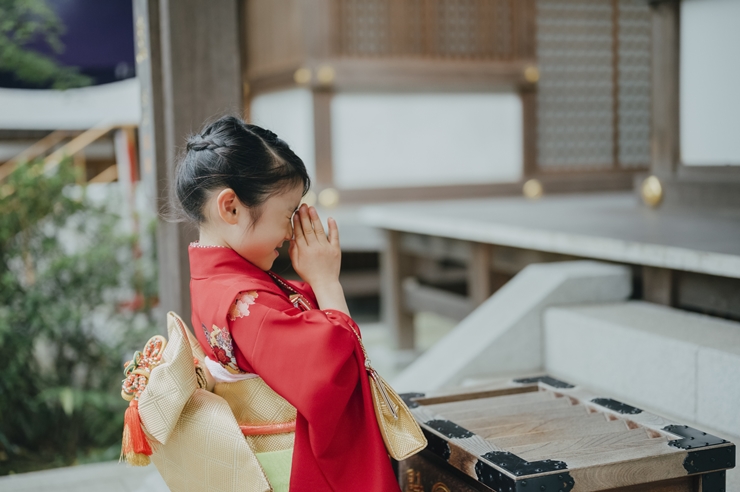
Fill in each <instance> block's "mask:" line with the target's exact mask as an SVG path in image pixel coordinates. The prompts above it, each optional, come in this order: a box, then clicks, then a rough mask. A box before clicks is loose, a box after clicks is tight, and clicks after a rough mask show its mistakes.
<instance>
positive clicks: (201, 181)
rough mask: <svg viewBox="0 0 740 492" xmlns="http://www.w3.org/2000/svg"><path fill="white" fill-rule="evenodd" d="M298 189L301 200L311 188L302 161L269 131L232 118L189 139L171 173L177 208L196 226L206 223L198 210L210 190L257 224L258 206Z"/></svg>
mask: <svg viewBox="0 0 740 492" xmlns="http://www.w3.org/2000/svg"><path fill="white" fill-rule="evenodd" d="M297 185H302V186H303V194H306V192H308V189H309V187H310V186H311V180H310V178H309V177H308V173H307V172H306V166H304V164H303V161H302V160H301V158H300V157H298V156H297V155H295V153H294V152H293V151H292V150H291V149H290V147H289V146H288V144H287V143H285V142H284V141H283V140H281V139H280V138H278V136H277V135H275V134H274V133H273V132H271V131H270V130H265V129H264V128H261V127H259V126H256V125H250V124H247V123H245V122H244V121H242V120H241V119H240V118H237V117H234V116H225V117H222V118H219V119H218V120H216V121H214V122H213V123H210V124H207V125H206V126H205V127H204V128H203V129H202V131H201V132H200V133H198V134H196V135H192V136H191V137H189V138H188V142H187V146H186V153H185V156H184V158H183V159H182V160H181V161H180V163H179V164H178V166H177V170H176V172H175V195H176V196H177V199H178V201H179V205H180V208H181V210H182V211H183V212H184V214H185V215H186V216H187V217H188V218H189V219H191V220H194V221H195V222H197V223H202V222H204V221H205V216H204V214H203V207H204V206H205V203H206V201H207V200H208V198H209V197H210V195H211V193H210V192H211V191H213V190H218V189H223V188H231V189H232V190H234V193H236V196H237V197H238V198H239V200H240V201H241V202H242V204H243V205H245V206H246V207H248V208H249V211H250V215H251V216H252V221H253V223H256V222H257V220H259V217H260V205H262V204H263V203H264V202H265V201H266V200H267V199H268V198H269V197H270V196H271V195H274V194H277V193H280V192H282V191H285V190H286V189H288V188H290V187H292V186H297Z"/></svg>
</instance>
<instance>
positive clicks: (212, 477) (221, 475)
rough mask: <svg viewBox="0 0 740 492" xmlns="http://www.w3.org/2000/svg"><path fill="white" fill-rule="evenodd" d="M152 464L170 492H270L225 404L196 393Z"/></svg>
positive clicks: (154, 456)
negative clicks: (197, 491)
mask: <svg viewBox="0 0 740 492" xmlns="http://www.w3.org/2000/svg"><path fill="white" fill-rule="evenodd" d="M152 461H153V462H154V465H155V466H156V467H157V470H158V471H159V473H160V474H161V475H162V478H163V479H164V481H165V483H167V487H169V489H170V490H171V491H172V492H191V491H195V490H203V491H206V490H207V491H228V492H237V491H247V490H248V491H254V492H266V491H270V490H272V488H271V487H270V485H269V484H268V482H267V478H265V476H264V473H263V471H262V467H261V465H260V464H259V462H258V461H257V458H256V456H255V455H254V452H253V450H252V449H251V448H250V447H249V445H248V444H247V441H246V440H244V437H243V436H242V435H241V432H240V430H239V426H238V425H237V423H236V419H234V416H233V415H232V413H231V411H230V409H229V407H228V405H227V404H226V402H224V401H223V399H221V398H219V397H218V396H216V395H214V394H213V393H211V392H208V391H205V390H201V389H199V390H196V391H195V392H194V393H193V395H192V397H191V398H190V399H189V400H188V402H187V404H186V405H185V408H184V409H183V411H182V414H181V415H180V418H179V420H178V421H177V424H176V426H175V428H174V429H173V431H172V434H171V435H170V439H169V440H168V442H167V444H166V445H163V446H158V447H157V449H156V450H155V452H154V454H153V455H152Z"/></svg>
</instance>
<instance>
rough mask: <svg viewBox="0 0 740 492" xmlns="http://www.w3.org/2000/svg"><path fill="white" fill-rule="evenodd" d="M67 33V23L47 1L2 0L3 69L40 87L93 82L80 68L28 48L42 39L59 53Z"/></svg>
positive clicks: (0, 64)
mask: <svg viewBox="0 0 740 492" xmlns="http://www.w3.org/2000/svg"><path fill="white" fill-rule="evenodd" d="M63 32H64V26H63V25H62V23H61V22H60V20H59V18H58V17H57V15H56V13H54V11H53V10H52V9H51V8H50V7H49V6H48V4H47V3H46V1H45V0H0V70H4V71H8V72H11V73H13V74H15V76H16V77H17V78H18V79H20V80H23V81H25V82H28V83H31V84H34V85H38V86H40V87H41V86H47V85H51V87H52V88H54V89H70V88H73V87H82V86H86V85H90V83H91V82H92V80H91V79H90V78H89V77H87V76H85V75H82V74H80V73H78V72H77V70H76V69H74V68H71V67H64V66H61V65H60V64H59V63H57V62H56V61H55V60H54V59H52V58H50V57H48V56H45V55H43V54H41V53H37V52H35V51H33V50H30V49H27V48H25V46H26V45H27V44H29V43H31V42H33V41H34V40H36V39H39V38H40V39H43V40H44V41H45V42H46V44H48V45H49V46H50V47H51V48H52V49H53V50H54V51H55V52H57V53H59V52H61V51H62V43H61V41H60V40H59V36H60V35H61V34H63Z"/></svg>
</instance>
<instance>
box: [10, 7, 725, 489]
mask: <svg viewBox="0 0 740 492" xmlns="http://www.w3.org/2000/svg"><path fill="white" fill-rule="evenodd" d="M738 25H740V2H737V1H736V0H681V1H679V0H220V1H218V2H208V1H206V0H182V1H177V2H175V1H173V0H133V2H131V1H130V0H108V1H106V2H99V1H95V0H0V257H1V258H2V262H0V282H2V287H1V289H2V290H1V291H0V299H1V300H2V302H1V303H0V373H2V375H3V377H2V378H0V475H14V476H15V475H17V474H23V473H25V472H31V471H36V470H41V469H45V468H56V467H64V466H70V465H78V464H84V463H90V462H98V461H100V462H105V461H110V460H114V459H117V457H118V453H119V449H120V433H121V428H122V422H123V411H124V409H125V407H126V402H124V401H123V400H122V399H121V398H120V396H119V389H118V387H119V381H120V379H121V377H122V376H121V373H120V369H121V364H122V363H123V362H124V361H125V360H126V359H127V358H128V357H130V354H131V353H132V352H133V351H134V350H136V349H139V348H141V346H142V345H143V343H144V342H145V341H146V340H147V339H148V338H149V337H150V336H151V335H152V334H156V333H165V332H166V327H165V316H164V313H166V312H167V311H169V310H174V311H176V312H178V313H179V314H181V315H182V317H183V319H189V317H190V301H189V287H188V281H189V267H188V260H187V244H188V243H189V242H190V241H191V240H194V239H195V238H197V233H196V231H195V229H194V228H193V227H192V226H190V225H188V224H184V223H171V222H168V221H166V220H164V219H163V218H162V217H163V215H162V214H163V213H165V212H166V211H167V203H168V189H169V183H170V180H171V178H172V176H173V172H174V168H175V165H176V163H177V159H178V156H179V155H180V153H181V152H182V150H183V147H184V143H185V139H186V137H187V136H188V135H189V134H192V133H195V132H197V131H198V130H199V128H200V127H201V125H202V124H203V123H204V122H205V121H206V120H208V119H212V118H214V117H217V116H220V115H223V114H238V115H241V116H243V117H244V118H245V119H247V120H248V121H250V122H252V123H255V124H258V125H261V126H264V127H266V128H269V129H271V130H273V131H275V132H276V133H277V134H278V135H279V136H280V137H281V138H282V139H284V140H285V141H287V142H288V143H289V144H290V145H291V147H292V148H293V149H294V150H295V151H296V153H297V154H298V155H299V156H301V157H302V158H303V160H304V162H305V164H306V166H307V168H308V170H309V174H310V175H311V178H312V181H313V188H312V190H311V191H310V192H309V194H308V195H307V196H306V198H305V201H306V202H308V203H309V204H311V205H316V206H317V207H318V208H319V210H320V213H321V214H322V217H324V218H326V217H327V216H328V215H332V216H334V217H335V218H337V220H338V222H339V226H340V232H341V238H342V249H343V259H342V261H343V268H342V277H341V280H342V283H343V286H344V289H345V292H346V294H347V297H348V301H349V304H350V309H351V311H352V313H353V316H354V317H355V318H356V319H357V320H358V322H359V323H360V326H361V327H362V329H363V332H364V336H365V339H366V340H367V341H368V345H369V350H370V353H371V356H372V358H373V360H374V362H375V365H376V368H377V369H378V370H379V371H380V372H381V373H383V374H385V375H386V376H387V378H388V379H391V380H393V378H395V381H394V384H396V385H397V386H398V387H399V388H400V389H402V390H405V391H410V390H413V389H415V388H418V389H420V390H426V389H434V388H441V387H448V386H454V385H464V384H468V383H470V382H474V381H480V380H485V379H486V378H492V377H499V376H504V375H507V374H510V373H536V372H541V371H547V372H549V373H551V374H555V375H560V376H561V377H564V378H566V379H568V380H571V381H575V382H578V383H581V384H586V385H590V386H592V387H596V388H602V389H604V390H605V391H610V392H612V393H616V394H617V395H618V396H620V397H621V398H623V399H624V400H625V401H630V402H634V403H635V404H639V405H640V406H641V407H642V408H650V409H652V410H655V411H656V412H657V413H663V414H666V415H671V416H675V417H680V418H681V419H683V421H687V422H692V423H697V425H699V426H703V428H709V429H712V430H715V429H716V430H717V432H718V433H723V435H727V436H740V420H739V417H738V416H737V414H736V412H734V411H733V409H734V408H736V405H737V404H740V390H737V389H728V388H727V386H726V385H720V384H719V383H716V384H715V383H709V382H706V383H704V382H700V381H698V380H692V381H691V382H687V381H685V380H680V378H678V376H676V374H677V373H676V372H671V371H667V372H666V373H665V374H664V376H660V377H658V376H655V377H652V376H646V375H650V374H653V372H654V369H655V367H662V366H665V365H666V364H668V363H669V362H668V361H669V360H670V354H666V355H665V356H660V357H658V356H656V357H655V358H652V359H650V360H645V359H644V358H642V359H641V360H634V361H633V360H632V359H631V358H630V357H637V356H630V355H629V354H624V353H622V352H620V353H610V352H608V351H607V352H604V350H606V349H605V347H609V346H613V345H614V343H613V342H612V340H625V337H626V335H625V333H627V332H629V333H633V332H635V330H637V331H640V330H647V331H650V330H652V329H654V327H656V326H657V327H659V328H665V327H669V326H681V327H682V328H681V329H676V331H675V332H674V333H663V332H662V333H661V334H655V337H656V338H655V339H654V342H653V343H654V344H655V347H658V348H659V347H663V346H665V344H667V343H669V342H670V341H674V339H680V341H681V343H686V344H688V345H690V346H691V347H694V349H695V350H697V351H700V350H703V349H707V348H712V349H713V350H714V349H717V347H720V346H721V347H722V357H725V359H722V360H723V361H724V362H722V364H719V365H718V366H717V367H716V368H713V369H712V368H710V369H707V371H709V372H707V374H708V376H707V381H710V380H713V378H714V380H715V381H717V380H721V381H736V379H733V378H735V377H740V338H738V337H740V325H739V324H738V320H740V308H739V307H738V306H740V137H739V135H740V119H738V114H740V94H739V93H738V91H737V87H739V86H740V58H738V53H737V47H738V46H740V34H739V33H740V29H738ZM579 260H597V261H599V262H600V263H599V264H601V263H605V264H609V265H613V266H618V267H620V268H622V270H621V271H622V272H623V273H624V275H625V276H626V277H625V278H627V279H628V280H627V284H628V285H629V289H628V292H625V291H624V289H622V290H619V288H616V287H613V286H612V287H610V286H611V285H612V284H610V280H609V279H608V278H601V277H600V276H599V275H601V274H600V273H598V272H599V271H600V270H598V271H596V273H593V275H592V277H593V278H596V280H594V281H593V282H594V284H593V286H592V287H590V288H589V289H586V291H588V292H591V293H593V292H605V293H606V294H604V295H603V296H601V297H599V295H596V296H595V297H594V296H591V297H589V295H590V294H589V295H586V294H583V293H578V292H580V291H578V289H570V287H565V291H563V292H561V291H557V292H558V293H557V294H553V295H551V296H550V297H547V295H550V294H547V295H545V294H542V296H544V297H542V299H545V298H547V299H551V300H550V301H543V300H542V299H540V298H539V297H537V296H538V295H539V294H538V293H537V292H538V291H537V289H538V288H540V287H541V286H543V285H546V284H547V282H548V281H547V279H546V278H544V277H543V278H540V277H536V276H534V277H532V280H530V282H532V284H531V285H529V284H526V285H529V287H527V286H526V285H525V284H522V283H521V282H523V280H521V279H522V278H523V277H519V279H520V280H519V281H518V282H519V284H515V283H512V282H515V281H517V280H516V279H517V277H518V276H520V275H522V273H523V272H525V271H526V272H529V273H528V274H529V275H530V276H531V275H534V274H532V272H534V271H535V270H536V268H535V269H533V268H530V267H532V266H537V265H543V264H549V263H555V262H557V263H559V264H562V265H560V267H562V268H563V272H564V273H562V276H563V277H562V278H565V279H570V280H572V281H573V282H576V283H577V282H578V280H573V279H579V278H581V277H582V276H583V275H584V274H583V271H582V270H579V269H578V268H581V267H578V268H576V269H575V270H572V271H571V270H568V268H569V267H568V265H573V264H574V262H577V261H579ZM589 264H590V265H595V263H589ZM579 265H581V266H582V265H583V264H582V263H579ZM274 269H275V271H276V272H278V273H281V274H283V275H285V276H286V277H288V278H295V273H294V272H293V271H292V269H291V266H290V262H289V260H288V258H287V250H286V251H284V252H283V254H281V256H280V258H279V259H278V260H277V261H276V264H275V267H274ZM589 275H591V274H589ZM587 276H588V275H587ZM607 277H608V275H607ZM589 278H591V277H589ZM507 284H508V287H507ZM565 284H567V282H565V283H564V284H563V285H565ZM515 285H525V286H524V287H520V290H519V291H516V289H515V287H514V286H515ZM548 285H549V284H548ZM568 285H570V284H568ZM558 288H560V287H558ZM553 289H555V290H553V292H555V291H556V290H557V289H556V288H555V287H553ZM568 289H570V290H568ZM615 289H616V290H615ZM506 296H508V297H506ZM552 299H556V300H552ZM587 302H588V303H592V302H600V303H608V304H609V307H608V309H609V312H608V315H607V314H605V312H594V313H591V314H589V316H591V317H592V318H584V319H582V320H581V321H580V322H581V323H582V324H583V326H591V325H593V324H594V323H596V324H598V322H599V319H601V318H599V316H606V317H609V319H610V320H611V325H610V326H612V328H610V329H609V330H607V331H606V332H605V333H603V334H602V335H600V336H599V337H597V339H596V341H595V342H593V343H594V345H593V346H591V345H588V344H587V343H586V342H583V339H584V337H583V336H582V335H583V334H582V333H579V332H577V330H576V331H573V330H572V329H571V328H572V326H574V323H575V325H578V323H576V322H574V321H572V320H571V321H569V322H568V323H566V325H567V327H566V326H564V327H561V326H560V325H559V324H558V322H556V321H552V322H551V321H548V320H549V319H550V318H548V315H547V313H546V308H547V307H548V306H549V305H550V304H558V305H573V306H576V305H581V304H583V303H587ZM486 306H488V307H486ZM492 306H493V307H492ZM485 309H488V310H489V311H485ZM481 310H483V311H481ZM486 312H487V313H488V314H485V313H486ZM471 313H472V314H471ZM475 313H478V314H477V315H476V314H475ZM481 313H483V314H481ZM615 313H616V314H615ZM697 315H701V319H700V321H697V320H699V318H696V316H697ZM476 316H477V317H476ZM528 316H529V317H528ZM579 316H586V315H584V314H583V313H581V314H579ZM507 319H509V320H514V321H510V322H508V321H506V322H505V321H496V320H507ZM517 319H521V320H525V321H522V323H524V324H525V325H526V326H527V328H526V329H525V328H522V326H524V325H522V324H521V323H520V324H517V323H519V322H518V321H516V320H517ZM579 319H580V318H579ZM636 319H637V320H642V321H640V322H637V321H635V320H636ZM471 320H472V321H471ZM476 320H477V321H476ZM481 320H488V321H481ZM526 320H535V321H526ZM645 320H650V321H649V322H647V321H645ZM496 323H503V324H504V325H501V326H499V325H497V324H496ZM506 323H509V324H506ZM712 323H715V324H712ZM584 329H587V328H584ZM560 330H564V331H562V332H561V331H560ZM622 330H626V331H622ZM682 330H683V331H682ZM651 333H652V332H651ZM548 337H549V338H548ZM553 337H554V338H557V339H558V340H564V339H565V340H569V339H568V338H567V337H572V340H571V342H572V343H566V344H565V345H567V347H568V348H567V350H566V353H567V354H566V355H563V354H564V352H563V351H562V350H561V349H558V354H560V356H561V358H559V357H557V356H555V355H554V353H553V352H552V351H553V350H555V348H554V347H555V346H554V345H552V344H550V342H549V341H548V340H551V339H553ZM440 340H444V341H443V342H441V343H437V342H438V341H440ZM707 340H709V341H707ZM712 340H714V342H712ZM718 340H721V342H719V341H718ZM715 342H716V343H715ZM635 343H637V342H635ZM640 343H642V342H640ZM707 344H709V345H707ZM712 344H714V345H712ZM527 347H529V348H527ZM628 351H629V350H628ZM659 351H660V350H658V349H657V348H656V350H655V351H654V352H659ZM530 352H531V353H530ZM507 354H508V355H507ZM532 354H534V355H532ZM507 357H508V358H507ZM594 357H595V359H594ZM620 357H621V358H622V359H621V360H622V362H615V363H614V364H615V365H614V366H613V368H614V370H615V371H614V372H619V370H620V368H621V367H622V365H625V366H630V367H633V368H634V367H638V369H636V370H637V371H638V372H637V374H638V375H639V379H642V378H643V377H644V378H645V381H644V383H639V384H636V385H634V386H633V387H628V386H630V385H624V384H622V381H621V380H620V379H619V378H620V376H619V375H618V374H615V373H614V372H609V371H605V372H604V373H603V374H602V373H598V371H595V372H593V371H590V370H589V369H588V368H589V367H591V366H592V365H593V364H595V363H597V362H598V361H599V360H604V359H608V360H612V359H613V360H617V359H620ZM661 357H663V358H661ZM448 359H449V360H454V363H450V364H446V365H445V364H442V365H444V366H445V368H444V369H439V368H438V366H440V360H448ZM579 361H580V362H579ZM579 364H580V365H579ZM697 364H698V362H697ZM432 367H437V369H438V370H437V372H436V373H434V375H432V376H429V374H431V373H430V372H429V371H430V368H432ZM696 370H697V371H698V370H699V368H698V366H697V369H696ZM712 371H714V372H712ZM431 372H434V371H431ZM715 376H716V377H715ZM661 377H662V378H664V379H661ZM435 378H436V379H435ZM717 378H719V379H717ZM633 379H634V378H633ZM687 385H688V387H690V390H687V389H686V388H687ZM665 386H669V387H675V388H676V393H675V394H669V395H667V396H660V397H655V398H654V397H653V396H651V388H654V387H665ZM720 386H721V387H720ZM679 388H683V389H679ZM682 391H684V392H685V391H691V392H693V393H692V395H693V396H691V398H693V399H692V400H691V402H692V403H690V404H688V403H687V404H686V405H688V406H686V407H685V408H684V406H682V405H684V403H682V402H683V400H682V399H681V398H683V396H681V397H679V396H677V395H679V393H680V394H682V395H683V393H682ZM645 395H648V396H645ZM684 396H685V395H684ZM697 401H703V402H705V405H706V408H709V409H710V410H707V411H706V412H705V413H702V411H700V410H699V409H698V408H699V407H701V405H698V404H697V403H696V402H697ZM706 402H710V403H706ZM702 408H703V407H702ZM95 466H103V465H95ZM105 466H109V467H110V468H89V470H91V471H90V472H89V474H90V475H89V476H91V477H92V476H96V477H97V476H98V475H95V474H96V473H97V474H99V475H101V476H103V475H104V476H106V477H109V478H110V477H113V478H110V479H111V480H114V479H115V480H118V481H119V482H117V483H121V484H123V483H124V482H125V485H121V486H122V487H123V489H121V490H138V489H137V487H143V486H144V485H142V484H145V485H146V486H147V487H149V490H151V489H152V487H154V488H156V487H161V486H163V484H162V483H161V480H160V479H158V476H157V475H156V471H153V468H152V467H149V469H147V472H146V473H138V474H136V473H129V472H127V471H126V470H125V469H123V471H120V470H121V468H122V467H119V466H118V465H111V464H106V465H105ZM94 470H98V471H97V472H96V471H94ZM100 470H103V471H100ZM59 473H60V474H59V475H37V474H33V475H28V477H30V478H28V480H30V481H28V482H23V483H24V484H25V485H23V486H24V487H31V488H24V489H23V490H31V489H32V488H33V484H38V487H40V488H39V490H41V489H42V488H43V486H44V485H43V484H45V483H46V484H48V483H49V481H55V483H57V486H58V489H59V490H62V489H64V487H68V488H69V489H70V490H72V489H74V490H83V488H84V487H83V486H82V485H80V483H78V482H75V480H76V479H74V478H72V477H73V476H78V477H79V476H80V475H79V474H77V475H73V474H67V475H65V474H64V473H65V472H64V471H59ZM18 477H19V476H15V477H14V478H13V480H14V481H11V477H6V478H5V479H2V478H0V488H3V489H4V490H5V486H6V485H7V486H8V487H11V486H12V484H17V485H16V486H17V487H21V482H19V481H18V480H19V478H18ZM33 477H35V478H33ZM2 480H5V482H3V481H2ZM33 480H36V482H34V481H33ZM45 480H46V482H45ZM96 480H98V479H97V478H96ZM157 480H160V481H157ZM29 484H30V485H29ZM64 484H68V485H64ZM81 487H83V488H81ZM12 490H15V489H12ZM18 490H20V488H19V489H18ZM84 490H87V489H84ZM90 490H92V489H90ZM96 490H98V489H96Z"/></svg>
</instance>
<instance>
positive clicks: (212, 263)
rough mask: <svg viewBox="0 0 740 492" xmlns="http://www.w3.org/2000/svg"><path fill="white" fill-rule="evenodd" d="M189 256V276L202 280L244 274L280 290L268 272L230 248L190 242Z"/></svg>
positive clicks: (271, 288)
mask: <svg viewBox="0 0 740 492" xmlns="http://www.w3.org/2000/svg"><path fill="white" fill-rule="evenodd" d="M188 256H189V257H190V278H192V279H193V280H202V279H207V278H211V277H215V276H218V275H245V276H248V277H250V278H252V279H254V280H256V281H258V282H260V283H264V284H265V285H266V286H269V287H270V290H277V291H280V287H278V286H277V285H275V282H273V280H272V278H271V277H270V275H268V273H267V272H266V271H264V270H262V269H261V268H259V267H258V266H256V265H254V264H252V263H250V262H249V261H247V260H245V259H244V258H242V257H241V256H240V255H239V253H237V252H236V251H234V250H233V249H231V248H226V247H221V246H199V245H198V244H197V243H192V244H190V246H188Z"/></svg>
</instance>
